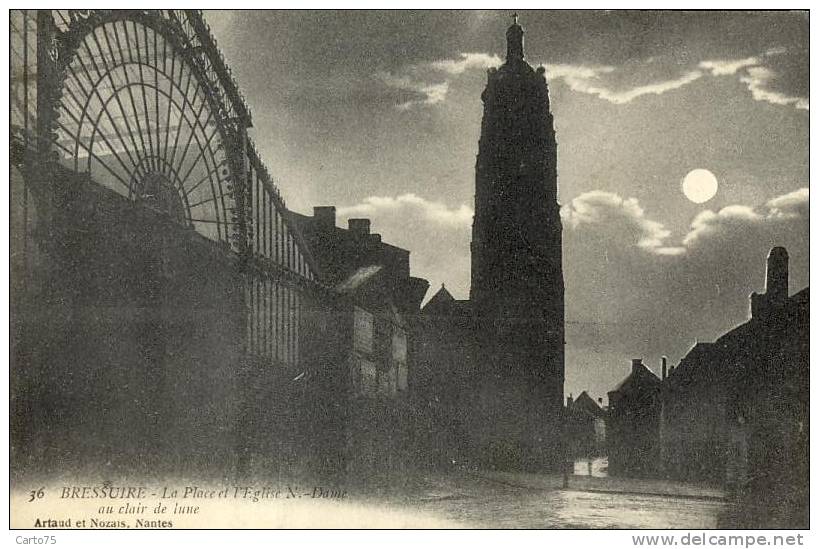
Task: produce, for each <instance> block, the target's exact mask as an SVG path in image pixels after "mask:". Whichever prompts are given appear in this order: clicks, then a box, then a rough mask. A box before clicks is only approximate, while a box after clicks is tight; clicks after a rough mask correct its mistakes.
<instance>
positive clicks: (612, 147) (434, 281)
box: [206, 11, 809, 398]
mask: <svg viewBox="0 0 819 549" xmlns="http://www.w3.org/2000/svg"><path fill="white" fill-rule="evenodd" d="M509 15H510V14H509V13H507V12H486V11H459V12H441V11H437V12H388V11H378V12H372V11H357V12H339V11H334V12H329V11H328V12H303V11H302V12H286V11H265V12H249V11H242V12H206V18H207V20H208V21H209V22H210V24H211V27H212V31H213V33H214V35H215V37H216V39H217V41H218V44H219V46H220V48H221V49H222V51H223V52H224V54H225V58H226V60H227V62H228V64H229V65H230V67H231V68H232V71H233V75H234V77H235V78H236V80H237V82H238V84H239V86H240V88H241V89H242V91H243V93H244V94H245V96H246V99H247V102H248V103H249V105H250V107H251V109H252V111H253V120H254V129H253V130H252V136H253V139H254V140H255V141H256V143H257V146H258V148H259V151H260V154H261V155H262V158H263V160H264V161H265V163H266V164H267V166H268V168H269V169H270V172H271V173H272V174H274V176H275V177H276V179H277V184H278V186H279V188H280V189H281V191H282V193H283V195H284V197H285V200H286V201H287V204H288V206H289V207H290V208H292V209H294V210H296V211H300V212H303V213H310V212H311V211H312V207H313V206H314V205H336V206H337V207H338V208H339V225H340V226H344V227H346V219H347V218H348V217H369V218H371V219H372V227H373V231H374V232H379V233H381V234H382V235H383V238H384V240H385V241H386V242H389V243H391V244H395V245H397V246H401V247H404V248H407V249H409V250H410V251H411V256H410V257H411V268H412V274H413V275H415V276H421V277H424V278H427V279H428V280H429V281H430V284H431V288H430V292H429V293H428V295H427V297H430V296H431V295H432V294H433V293H434V292H435V291H437V289H438V288H439V287H440V285H441V283H446V287H447V289H449V290H450V291H451V292H452V293H453V294H454V295H455V296H456V297H458V298H467V297H468V295H469V268H470V267H469V262H470V260H469V241H470V229H471V224H472V208H473V193H474V185H475V179H474V178H475V170H474V169H475V155H476V153H477V148H478V145H477V144H478V137H479V135H480V122H481V114H482V103H481V100H480V94H481V91H482V90H483V88H484V86H485V84H486V69H487V68H489V67H492V66H498V65H500V64H501V63H502V62H503V59H502V56H503V55H504V53H505V51H506V50H505V31H506V28H507V27H508V26H509V24H510V22H511V18H510V16H509ZM520 23H521V25H522V26H523V28H524V30H525V32H526V58H527V60H528V61H529V63H530V64H532V65H533V66H538V65H541V64H542V65H544V66H545V67H546V71H547V79H548V81H549V87H550V96H551V104H552V111H553V113H554V117H555V125H556V131H557V139H558V187H559V200H560V203H561V204H562V206H563V208H562V215H563V225H564V276H565V281H566V321H567V325H566V340H567V345H566V394H567V395H568V394H569V393H574V395H575V396H576V395H577V394H578V393H579V392H580V391H582V390H584V389H585V390H589V392H590V394H591V395H592V396H593V397H594V398H596V397H598V396H605V392H606V391H608V390H611V389H612V388H613V387H614V386H615V385H616V384H617V383H618V382H619V381H620V380H621V379H622V378H623V377H625V376H626V375H627V374H628V372H629V370H630V359H631V358H636V357H642V358H643V359H644V361H645V362H646V363H647V364H648V366H649V367H651V368H652V369H653V370H654V371H655V372H657V373H659V362H660V357H661V356H662V355H667V356H668V357H669V360H670V364H672V365H673V364H676V363H677V362H678V361H679V359H680V358H681V357H682V356H683V355H684V354H685V353H686V352H687V351H688V349H690V347H691V346H692V345H693V344H694V342H695V341H697V340H699V341H713V340H714V339H715V338H716V337H718V336H719V335H721V334H722V333H723V332H725V331H727V330H728V329H730V328H732V327H734V326H736V325H737V324H740V323H741V322H743V321H745V320H746V319H747V318H748V315H749V301H748V295H749V294H750V293H751V292H752V291H762V290H763V289H764V274H765V258H766V256H767V252H768V250H769V249H770V248H771V246H773V245H783V246H785V247H787V249H788V251H789V253H790V257H791V280H790V282H791V293H794V292H795V291H797V290H799V289H801V288H803V287H805V286H806V285H807V284H808V119H809V105H808V34H809V25H808V16H807V14H806V13H804V12H802V13H799V12H790V13H786V12H765V13H747V12H731V13H715V12H692V13H686V12H662V13H661V12H609V13H604V12H565V11H564V12H549V11H540V12H529V11H523V12H520ZM697 168H704V169H707V170H710V171H711V172H713V174H714V175H715V176H716V178H717V180H718V183H719V187H718V190H717V193H716V195H715V196H714V197H713V198H712V199H710V200H708V201H707V202H705V203H702V204H696V203H694V202H692V201H690V200H689V199H688V198H686V196H685V195H684V194H683V192H682V190H681V181H682V178H683V177H684V176H685V175H686V174H687V173H688V172H689V171H691V170H694V169H697Z"/></svg>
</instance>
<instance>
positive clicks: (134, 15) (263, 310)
mask: <svg viewBox="0 0 819 549" xmlns="http://www.w3.org/2000/svg"><path fill="white" fill-rule="evenodd" d="M10 30H11V46H12V48H11V50H12V113H11V114H12V128H11V129H12V149H13V152H14V155H13V156H14V158H16V159H17V160H15V162H16V163H17V164H19V166H21V167H22V166H24V165H25V166H27V167H28V168H32V167H36V168H37V169H36V170H35V169H33V168H32V169H29V171H32V173H33V171H37V172H38V173H40V174H41V175H39V176H37V177H39V178H45V180H46V182H45V184H48V182H47V180H48V179H49V178H50V177H56V175H55V174H56V173H57V171H49V170H51V166H53V164H54V162H56V163H57V164H59V165H60V169H61V170H66V169H67V170H69V171H72V172H76V173H78V174H84V175H85V176H86V177H87V178H88V180H89V181H91V182H93V183H95V184H96V185H99V186H102V187H105V188H108V189H110V190H111V191H113V192H116V193H118V194H120V195H121V196H122V197H123V198H124V199H126V200H128V201H130V202H132V203H133V204H134V206H135V207H138V208H150V209H152V210H154V211H155V212H158V214H160V215H163V216H166V218H168V219H170V220H172V221H174V222H176V223H178V224H179V225H180V226H181V227H186V228H189V229H190V230H191V231H196V232H197V233H199V234H201V235H203V236H204V237H206V238H207V239H210V240H211V241H212V242H213V243H214V244H215V245H217V246H219V247H220V248H223V249H224V250H230V252H232V253H233V254H235V256H236V258H237V259H238V262H237V265H238V267H239V269H238V271H237V272H238V274H239V275H240V276H239V277H238V278H237V283H238V284H240V285H241V286H242V287H243V288H242V289H243V292H242V295H244V299H243V300H242V301H243V305H244V308H245V312H246V327H245V328H246V330H245V337H244V340H245V348H246V350H247V352H248V353H249V354H251V355H254V356H256V357H258V358H260V359H261V361H263V362H267V363H279V364H283V365H285V366H287V367H291V368H297V367H299V364H300V355H301V352H300V339H301V336H300V325H301V318H302V316H303V312H304V308H305V307H306V304H307V303H308V302H309V301H310V300H312V299H313V296H314V295H315V291H316V290H319V291H320V292H325V291H326V289H325V288H321V287H320V285H319V284H318V282H317V280H316V272H315V262H314V261H313V260H312V258H311V257H310V254H309V251H308V249H307V247H306V245H305V243H304V241H303V239H302V238H301V237H300V235H299V234H298V231H296V230H294V227H293V226H292V223H291V221H290V218H289V216H288V212H287V209H286V207H285V204H284V201H283V200H282V197H281V196H280V194H279V192H278V190H277V188H276V186H275V185H274V183H273V179H272V177H271V176H270V175H269V173H268V172H267V169H266V167H265V166H264V163H263V162H262V161H261V159H260V157H259V154H258V153H257V151H256V149H255V147H254V145H253V143H252V141H251V140H250V139H249V137H248V135H247V128H249V127H250V126H251V117H250V112H249V109H248V108H247V106H246V104H245V102H244V100H243V98H242V97H241V94H240V93H239V91H238V87H237V86H236V84H235V82H234V81H233V79H232V76H231V74H230V69H229V68H228V66H227V64H226V63H225V61H224V59H223V57H222V55H221V53H220V52H219V50H218V48H217V47H216V44H215V41H214V40H213V37H212V36H211V34H210V30H209V28H208V26H207V23H206V22H205V20H204V18H203V16H202V14H201V12H198V11H193V10H12V14H11V21H10ZM28 168H27V169H28ZM23 218H24V219H25V215H24V216H23ZM42 234H45V233H42Z"/></svg>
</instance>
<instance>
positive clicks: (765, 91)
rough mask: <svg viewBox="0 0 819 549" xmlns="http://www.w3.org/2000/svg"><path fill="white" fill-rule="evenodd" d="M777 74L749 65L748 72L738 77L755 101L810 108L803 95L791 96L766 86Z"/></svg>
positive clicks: (803, 108)
mask: <svg viewBox="0 0 819 549" xmlns="http://www.w3.org/2000/svg"><path fill="white" fill-rule="evenodd" d="M776 76H777V74H776V72H774V71H773V70H771V69H769V68H767V67H750V68H748V74H746V75H745V76H743V77H741V78H740V79H739V81H740V82H742V83H743V84H745V85H746V86H748V90H749V91H750V92H751V96H752V97H753V98H754V99H756V100H757V101H766V102H768V103H772V104H774V105H793V106H794V107H795V108H797V109H801V110H810V104H809V102H808V100H807V99H806V98H804V97H793V96H789V95H785V94H783V93H780V92H777V91H773V90H771V89H769V88H768V86H769V84H770V83H771V81H772V80H774V79H775V78H776Z"/></svg>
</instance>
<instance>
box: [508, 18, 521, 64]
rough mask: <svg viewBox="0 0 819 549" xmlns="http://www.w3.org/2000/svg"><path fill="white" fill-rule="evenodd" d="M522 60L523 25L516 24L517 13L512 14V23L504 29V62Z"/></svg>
mask: <svg viewBox="0 0 819 549" xmlns="http://www.w3.org/2000/svg"><path fill="white" fill-rule="evenodd" d="M515 60H523V27H521V26H520V25H518V14H517V13H515V14H514V15H512V25H511V26H510V27H509V28H508V29H506V62H507V63H508V62H510V61H515Z"/></svg>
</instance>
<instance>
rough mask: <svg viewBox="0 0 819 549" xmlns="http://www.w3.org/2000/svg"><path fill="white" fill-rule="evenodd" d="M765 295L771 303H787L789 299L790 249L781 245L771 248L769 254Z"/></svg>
mask: <svg viewBox="0 0 819 549" xmlns="http://www.w3.org/2000/svg"><path fill="white" fill-rule="evenodd" d="M765 297H766V298H767V301H768V303H769V304H771V305H779V304H782V303H785V300H787V299H788V251H787V250H785V248H783V247H781V246H777V247H775V248H771V252H770V253H769V254H768V271H767V273H766V276H765Z"/></svg>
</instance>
